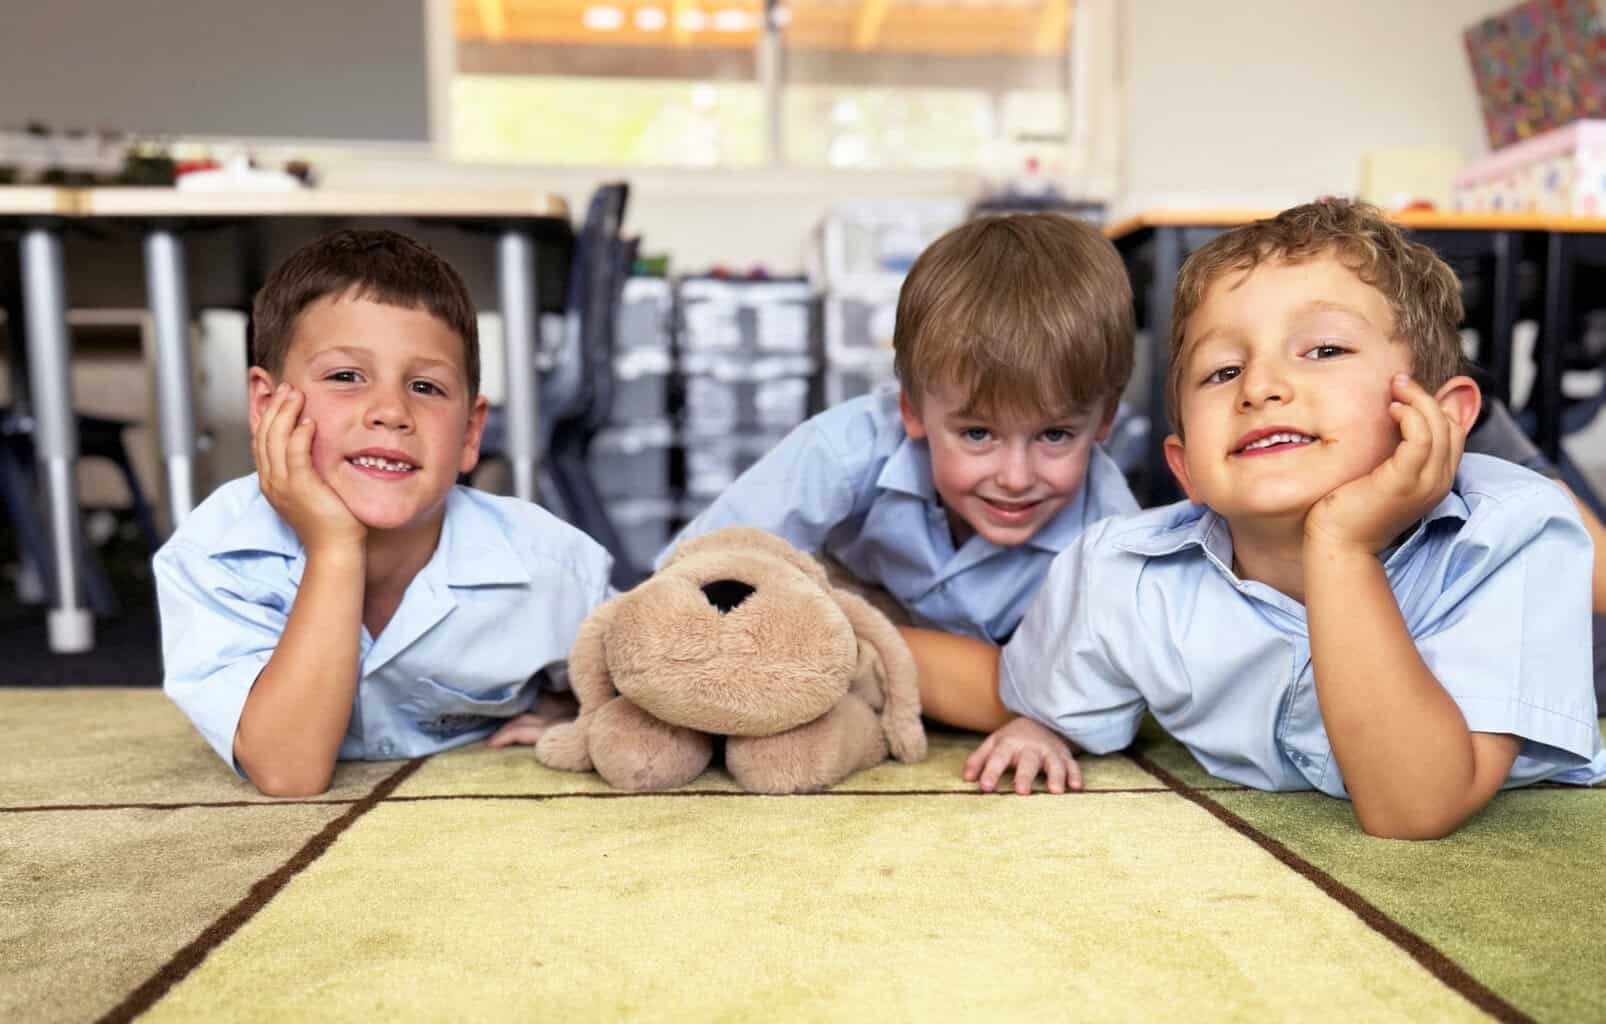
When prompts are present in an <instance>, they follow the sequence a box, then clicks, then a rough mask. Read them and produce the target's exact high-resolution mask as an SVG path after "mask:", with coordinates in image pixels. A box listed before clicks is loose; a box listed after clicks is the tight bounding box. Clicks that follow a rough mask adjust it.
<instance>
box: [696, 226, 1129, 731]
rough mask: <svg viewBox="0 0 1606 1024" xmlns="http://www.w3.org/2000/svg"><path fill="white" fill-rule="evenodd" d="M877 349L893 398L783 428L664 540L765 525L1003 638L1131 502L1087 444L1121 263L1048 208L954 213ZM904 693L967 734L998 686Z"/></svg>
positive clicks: (946, 622) (985, 723)
mask: <svg viewBox="0 0 1606 1024" xmlns="http://www.w3.org/2000/svg"><path fill="white" fill-rule="evenodd" d="M893 348H894V358H895V363H896V368H897V374H898V381H899V384H900V390H899V391H898V392H897V393H891V392H886V393H878V394H871V395H866V396H864V397H861V398H857V399H853V400H851V401H848V402H845V403H843V404H842V405H839V406H837V407H835V408H832V409H828V410H826V411H825V412H823V413H821V414H819V415H818V416H815V417H814V418H813V419H811V420H809V421H808V422H806V423H804V424H803V425H802V426H800V427H798V428H797V429H796V430H794V431H793V432H792V433H791V434H790V435H788V436H787V437H786V438H785V440H783V441H782V442H781V443H780V444H779V446H777V447H776V448H775V449H774V450H773V451H771V452H770V453H769V454H767V455H766V456H765V457H764V458H763V459H761V460H760V461H759V462H758V463H756V464H755V465H754V466H752V467H751V468H750V469H749V470H748V471H747V472H745V473H743V474H742V475H741V477H739V478H738V479H737V480H736V481H735V483H733V484H732V485H731V486H730V487H729V488H728V489H727V490H726V491H725V493H724V494H722V495H721V496H720V497H719V498H718V500H716V501H715V502H714V503H713V504H712V505H711V506H710V507H709V508H708V509H706V510H705V511H704V512H703V513H702V514H701V515H699V516H698V517H697V518H696V519H695V520H693V521H692V522H691V523H690V524H689V525H688V526H687V527H686V529H685V531H683V532H682V534H681V536H680V537H679V538H678V539H677V543H678V542H679V541H681V540H685V539H687V538H688V537H692V536H696V535H698V534H701V533H706V532H708V531H710V530H713V529H717V528H718V527H721V526H727V525H731V524H737V523H739V524H744V525H748V526H757V527H762V528H764V529H767V530H769V531H771V532H773V533H776V534H779V535H780V536H782V537H784V538H786V539H787V540H788V541H790V542H792V543H793V544H794V545H796V546H798V547H799V548H802V549H804V550H806V551H809V552H812V553H816V554H819V555H822V556H824V557H826V558H827V559H828V560H830V561H833V562H835V563H837V564H839V565H840V566H842V567H844V568H845V569H846V571H847V572H848V573H850V574H852V575H853V576H854V577H856V578H857V579H858V580H859V581H860V582H862V583H864V584H867V585H870V586H872V587H879V588H883V589H884V590H885V591H887V592H888V593H889V594H890V596H891V598H892V599H893V600H894V601H895V602H896V603H897V604H898V605H899V606H900V607H901V608H902V609H903V610H904V611H906V612H907V613H908V618H909V620H910V621H912V622H913V624H914V625H915V626H916V627H925V628H926V629H927V630H937V631H942V632H943V633H947V634H956V635H959V636H968V637H974V638H977V639H983V640H989V641H994V642H997V641H1001V640H1003V639H1004V638H1006V637H1008V636H1009V635H1010V634H1011V633H1012V632H1014V630H1015V627H1016V626H1017V625H1018V624H1019V622H1020V618H1021V615H1022V614H1023V613H1024V611H1025V608H1026V604H1027V602H1028V601H1029V600H1030V598H1031V595H1032V593H1033V592H1034V591H1035V590H1036V589H1037V585H1038V583H1039V582H1040V581H1041V580H1042V577H1043V574H1044V573H1045V572H1047V570H1048V565H1049V562H1050V561H1051V560H1052V559H1053V557H1054V555H1055V554H1056V553H1058V552H1059V551H1060V549H1062V548H1063V547H1065V546H1066V545H1067V544H1069V543H1070V542H1071V541H1072V540H1073V539H1074V538H1075V537H1076V536H1077V535H1078V534H1079V533H1081V532H1082V530H1083V529H1085V528H1086V527H1087V526H1089V525H1090V524H1092V523H1094V522H1096V521H1098V520H1099V519H1102V518H1104V517H1105V516H1108V515H1111V514H1113V513H1117V512H1129V511H1132V510H1134V509H1136V508H1137V503H1136V502H1135V501H1134V500H1133V498H1132V494H1131V492H1130V491H1129V490H1128V488H1127V484H1126V480H1125V479H1124V477H1123V476H1122V474H1121V471H1120V470H1119V468H1118V467H1117V466H1116V465H1115V463H1114V462H1113V461H1112V460H1111V459H1110V458H1109V456H1107V455H1105V454H1104V452H1103V450H1102V449H1101V448H1100V447H1099V442H1100V441H1102V440H1104V438H1105V437H1106V436H1107V435H1108V434H1109V431H1110V425H1111V422H1112V421H1113V419H1114V417H1115V411H1116V402H1117V399H1118V397H1119V395H1120V393H1121V390H1122V389H1123V388H1124V387H1125V385H1126V382H1127V378H1128V377H1129V376H1130V375H1131V373H1132V361H1133V351H1132V349H1133V312H1132V290H1131V285H1130V284H1129V282H1128V280H1127V275H1126V269H1125V267H1124V266H1123V265H1122V263H1121V259H1120V256H1119V255H1118V254H1117V253H1116V251H1115V249H1114V247H1113V246H1112V245H1111V244H1110V243H1109V242H1108V241H1106V240H1105V239H1104V237H1103V236H1102V235H1101V234H1100V233H1099V232H1098V231H1097V230H1096V229H1095V228H1093V227H1090V226H1089V225H1087V224H1084V223H1082V222H1080V221H1077V220H1074V219H1072V218H1069V217H1066V216H1062V215H1060V214H1051V213H1037V214H1015V215H1010V216H1003V217H993V218H984V219H979V220H974V221H970V222H968V223H966V224H963V225H961V226H959V227H957V228H955V229H953V230H952V231H949V232H948V233H947V234H945V235H943V236H942V237H941V238H939V239H937V240H936V241H935V242H933V243H932V244H931V246H930V247H928V248H927V249H926V250H925V251H924V252H923V253H922V254H921V255H920V257H919V259H918V260H916V261H915V264H914V266H913V267H912V268H911V269H910V271H909V275H908V277H907V278H906V279H905V281H904V284H903V288H902V290H901V291H900V293H899V296H898V309H897V321H896V324H895V326H894V334H893ZM917 632H918V631H917ZM926 639H927V640H928V642H927V643H925V644H923V645H921V647H920V649H919V651H918V652H917V653H918V654H920V655H921V656H929V657H934V658H940V657H941V651H942V643H943V641H944V640H945V639H947V638H946V637H941V636H935V635H932V636H928V637H927V638H926ZM928 677H931V678H935V676H930V675H929V674H928V673H926V672H922V678H923V679H924V678H928ZM921 699H922V702H923V705H924V707H925V710H926V713H927V714H929V715H931V716H932V717H934V718H937V719H939V720H942V721H946V722H949V723H951V724H955V725H964V726H968V727H971V728H988V727H990V726H992V725H994V724H996V723H997V722H998V721H1000V720H1002V718H1003V716H1004V714H1005V712H1004V710H1003V708H1002V707H1001V706H999V705H998V704H997V699H996V694H968V693H964V692H952V691H938V690H928V689H926V688H924V687H923V688H922V694H921ZM989 702H990V703H989Z"/></svg>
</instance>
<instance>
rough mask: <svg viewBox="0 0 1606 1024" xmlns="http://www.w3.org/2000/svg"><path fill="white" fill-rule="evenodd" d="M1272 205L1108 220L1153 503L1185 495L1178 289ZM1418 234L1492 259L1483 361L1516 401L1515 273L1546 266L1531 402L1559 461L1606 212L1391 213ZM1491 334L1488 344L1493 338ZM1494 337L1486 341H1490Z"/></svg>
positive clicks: (1466, 255) (1544, 440)
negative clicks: (1574, 352) (1574, 346)
mask: <svg viewBox="0 0 1606 1024" xmlns="http://www.w3.org/2000/svg"><path fill="white" fill-rule="evenodd" d="M1275 213H1276V211H1274V210H1241V209H1239V210H1227V209H1223V210H1151V211H1146V212H1143V213H1140V214H1137V215H1136V216H1133V217H1129V218H1126V219H1123V220H1120V221H1117V222H1115V223H1113V224H1110V225H1108V226H1107V227H1106V228H1105V235H1106V237H1108V238H1109V239H1110V240H1111V241H1112V242H1114V243H1115V246H1116V248H1117V249H1118V250H1119V251H1120V252H1121V255H1122V258H1123V259H1125V260H1126V261H1127V266H1128V269H1129V270H1130V271H1131V272H1132V275H1133V280H1134V282H1136V283H1137V284H1138V287H1139V288H1140V290H1141V294H1140V295H1139V296H1138V300H1139V308H1140V309H1142V310H1143V311H1144V312H1143V316H1142V317H1141V319H1140V322H1139V324H1138V327H1139V329H1140V330H1144V329H1147V331H1148V333H1149V337H1150V358H1151V363H1150V368H1151V373H1150V375H1149V376H1150V379H1149V381H1148V387H1147V391H1148V401H1149V410H1150V415H1151V423H1150V431H1149V439H1148V445H1147V448H1146V451H1145V454H1144V462H1143V472H1142V479H1141V481H1140V486H1139V490H1140V493H1139V495H1138V497H1139V499H1140V500H1141V501H1142V502H1143V503H1144V504H1145V505H1154V504H1160V503H1163V502H1166V501H1172V500H1175V499H1176V498H1178V497H1180V496H1181V495H1180V493H1179V491H1178V490H1177V487H1176V482H1175V480H1173V479H1172V476H1171V473H1170V470H1169V468H1168V467H1167V466H1166V463H1165V453H1164V447H1163V439H1164V436H1165V433H1166V426H1165V424H1164V423H1163V417H1164V415H1165V414H1164V409H1165V367H1166V361H1167V357H1168V348H1169V343H1170V332H1171V306H1172V295H1173V292H1174V291H1175V288H1176V281H1177V274H1178V272H1179V270H1180V269H1181V266H1182V261H1183V260H1184V259H1185V258H1186V257H1187V255H1188V253H1190V252H1192V251H1193V250H1195V249H1197V248H1199V247H1200V246H1202V245H1204V244H1205V243H1206V242H1208V241H1209V240H1210V239H1212V238H1215V237H1216V236H1217V235H1220V234H1221V233H1222V232H1224V231H1226V230H1228V229H1229V228H1232V227H1236V226H1238V225H1241V224H1246V223H1248V222H1250V221H1253V220H1259V219H1261V218H1264V217H1271V216H1274V215H1275ZM1389 216H1390V219H1392V220H1393V221H1394V222H1395V223H1397V224H1399V225H1400V226H1402V227H1405V228H1407V229H1409V230H1410V232H1411V235H1412V237H1414V238H1416V239H1417V240H1419V241H1422V242H1423V243H1425V244H1427V245H1429V246H1431V247H1433V248H1434V249H1435V250H1436V251H1438V252H1439V253H1440V254H1441V255H1443V256H1444V257H1445V258H1446V259H1450V260H1459V259H1477V260H1480V261H1487V262H1488V263H1489V265H1490V267H1491V271H1490V273H1489V280H1488V285H1489V288H1490V296H1489V301H1488V302H1487V303H1486V304H1484V305H1485V306H1486V309H1485V313H1484V316H1483V317H1482V318H1481V320H1480V322H1477V323H1474V324H1472V325H1471V326H1473V327H1475V328H1476V329H1477V330H1478V333H1479V346H1480V351H1479V361H1480V362H1482V363H1483V364H1484V366H1485V368H1486V369H1487V370H1488V371H1489V373H1490V375H1491V376H1492V377H1493V378H1494V381H1495V393H1496V395H1497V396H1498V397H1499V398H1501V399H1502V400H1504V401H1505V402H1507V403H1508V404H1509V402H1510V401H1511V369H1512V368H1511V350H1512V334H1513V332H1514V330H1515V327H1516V323H1517V281H1518V273H1519V268H1520V266H1521V264H1522V262H1523V260H1524V258H1525V257H1526V258H1531V259H1533V260H1534V261H1535V262H1537V263H1538V264H1539V265H1540V267H1541V268H1542V269H1543V274H1544V281H1545V296H1544V305H1543V316H1542V319H1541V323H1540V331H1539V341H1538V344H1537V346H1536V350H1535V358H1536V362H1537V364H1538V365H1537V368H1536V376H1535V381H1534V390H1533V399H1532V401H1533V405H1534V410H1535V414H1536V416H1537V428H1536V430H1535V442H1536V443H1537V444H1538V446H1539V448H1540V449H1541V450H1542V451H1544V452H1545V454H1546V455H1547V456H1549V457H1550V458H1551V459H1555V458H1556V457H1557V455H1558V453H1559V452H1560V449H1561V408H1562V394H1561V375H1562V352H1563V348H1564V344H1565V340H1566V332H1567V330H1568V320H1569V317H1568V312H1569V310H1570V309H1571V303H1572V294H1571V289H1572V270H1573V262H1574V261H1575V259H1576V258H1577V257H1578V256H1579V255H1583V254H1589V255H1593V254H1594V253H1595V252H1597V251H1598V250H1597V246H1598V245H1600V244H1602V243H1606V219H1600V218H1588V217H1562V216H1552V215H1542V214H1518V213H1450V212H1440V211H1417V210H1413V211H1400V212H1396V213H1392V214H1390V215H1389ZM1485 339H1487V342H1485ZM1485 344H1487V347H1484V346H1485Z"/></svg>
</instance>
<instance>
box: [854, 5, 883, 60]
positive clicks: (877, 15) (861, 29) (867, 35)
mask: <svg viewBox="0 0 1606 1024" xmlns="http://www.w3.org/2000/svg"><path fill="white" fill-rule="evenodd" d="M888 5H889V0H864V6H862V7H860V8H859V20H858V22H857V23H856V24H855V25H854V26H853V48H854V49H855V50H859V51H864V50H873V49H875V44H876V40H878V39H879V38H880V37H881V23H882V22H883V21H885V20H886V17H887V7H888Z"/></svg>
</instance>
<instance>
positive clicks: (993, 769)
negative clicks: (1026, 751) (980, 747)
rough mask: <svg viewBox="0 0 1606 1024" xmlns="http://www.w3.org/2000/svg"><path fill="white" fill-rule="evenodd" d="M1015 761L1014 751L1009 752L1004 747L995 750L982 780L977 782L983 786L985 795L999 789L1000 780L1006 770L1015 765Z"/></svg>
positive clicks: (982, 772)
mask: <svg viewBox="0 0 1606 1024" xmlns="http://www.w3.org/2000/svg"><path fill="white" fill-rule="evenodd" d="M1014 761H1015V756H1014V751H1012V750H1007V749H1005V748H1004V747H1002V746H1000V747H998V748H997V749H995V750H994V751H993V755H992V756H991V757H989V758H988V759H987V765H986V767H984V768H982V770H981V778H980V779H979V780H977V781H978V783H979V785H980V786H981V791H982V792H983V793H991V792H992V791H993V790H995V789H997V788H998V780H999V779H1000V778H1002V777H1003V775H1004V771H1005V769H1007V768H1008V767H1009V766H1010V765H1011V764H1013V763H1014Z"/></svg>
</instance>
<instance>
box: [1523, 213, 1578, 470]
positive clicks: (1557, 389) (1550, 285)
mask: <svg viewBox="0 0 1606 1024" xmlns="http://www.w3.org/2000/svg"><path fill="white" fill-rule="evenodd" d="M1572 256H1573V239H1572V236H1571V235H1569V234H1568V233H1567V232H1565V231H1552V232H1550V234H1549V236H1548V237H1547V238H1546V241H1545V322H1544V323H1543V324H1542V325H1541V326H1540V328H1539V350H1538V352H1537V353H1536V354H1535V355H1536V358H1537V361H1538V363H1539V366H1538V373H1537V375H1536V376H1535V379H1534V394H1533V399H1532V402H1533V406H1534V409H1535V411H1536V413H1537V419H1538V424H1537V429H1536V430H1535V431H1534V434H1535V437H1534V442H1535V443H1536V444H1538V445H1539V450H1540V451H1542V452H1544V453H1545V457H1546V458H1548V459H1550V461H1551V462H1556V461H1557V460H1558V459H1559V458H1560V457H1561V353H1562V347H1563V345H1564V344H1565V343H1566V339H1567V331H1568V330H1569V329H1570V327H1571V325H1570V323H1569V320H1570V319H1571V316H1570V314H1571V312H1572V287H1573V282H1572V275H1573V265H1572Z"/></svg>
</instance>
